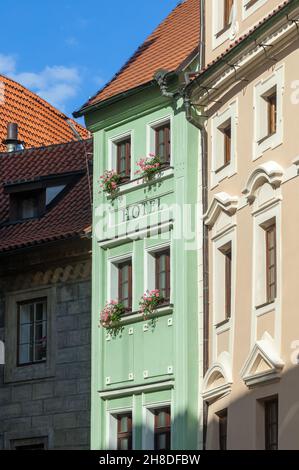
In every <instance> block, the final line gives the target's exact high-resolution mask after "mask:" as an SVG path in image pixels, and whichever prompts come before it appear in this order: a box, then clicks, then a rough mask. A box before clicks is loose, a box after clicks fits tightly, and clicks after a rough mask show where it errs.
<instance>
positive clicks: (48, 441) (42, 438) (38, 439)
mask: <svg viewBox="0 0 299 470" xmlns="http://www.w3.org/2000/svg"><path fill="white" fill-rule="evenodd" d="M29 440H30V441H32V443H33V444H36V443H44V444H45V446H46V449H52V448H53V445H54V432H53V429H52V428H39V429H34V430H33V429H29V430H28V431H12V432H5V433H4V449H5V450H11V449H12V443H13V442H15V443H16V441H20V444H25V441H29ZM33 441H34V442H33ZM28 444H31V442H30V443H29V442H28Z"/></svg>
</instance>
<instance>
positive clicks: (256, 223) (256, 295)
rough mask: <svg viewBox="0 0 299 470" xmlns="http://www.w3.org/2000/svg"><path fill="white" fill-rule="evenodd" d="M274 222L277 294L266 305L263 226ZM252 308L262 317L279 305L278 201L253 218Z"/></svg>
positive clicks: (279, 230)
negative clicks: (272, 300) (273, 299)
mask: <svg viewBox="0 0 299 470" xmlns="http://www.w3.org/2000/svg"><path fill="white" fill-rule="evenodd" d="M273 220H275V225H276V288H277V294H276V299H275V301H274V302H272V303H270V304H267V303H266V300H267V295H266V293H267V292H266V276H265V273H266V241H265V240H266V237H265V226H266V225H267V224H268V223H270V222H271V221H273ZM253 231H254V233H253V247H254V249H253V257H254V258H253V306H254V310H255V314H256V315H257V316H261V315H264V314H265V313H267V312H269V311H271V310H275V311H276V310H277V307H278V305H279V303H280V276H281V266H280V263H279V260H280V259H281V251H280V244H281V219H280V201H276V202H274V205H273V204H272V205H270V207H266V208H265V209H263V210H261V211H258V212H257V213H255V214H254V217H253Z"/></svg>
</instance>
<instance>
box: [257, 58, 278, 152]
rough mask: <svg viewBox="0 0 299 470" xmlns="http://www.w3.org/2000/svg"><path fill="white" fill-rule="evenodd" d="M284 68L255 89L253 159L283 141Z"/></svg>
mask: <svg viewBox="0 0 299 470" xmlns="http://www.w3.org/2000/svg"><path fill="white" fill-rule="evenodd" d="M283 94H284V67H283V65H282V66H280V67H278V68H277V69H276V70H275V72H274V74H273V75H271V76H270V77H269V78H268V79H266V80H260V81H259V82H258V83H257V85H256V86H255V88H254V134H255V135H254V144H253V151H254V155H253V159H256V158H259V157H260V156H261V155H262V154H263V153H264V152H266V151H267V150H269V149H274V148H275V147H277V146H278V145H280V144H281V143H282V141H283V109H282V105H283V101H282V100H283Z"/></svg>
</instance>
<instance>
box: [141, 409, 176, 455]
mask: <svg viewBox="0 0 299 470" xmlns="http://www.w3.org/2000/svg"><path fill="white" fill-rule="evenodd" d="M169 407H170V419H171V421H170V429H171V431H172V428H173V417H172V406H171V402H170V401H163V402H158V403H151V404H150V405H144V406H143V407H142V449H143V450H154V449H155V415H154V411H155V410H159V409H163V408H169Z"/></svg>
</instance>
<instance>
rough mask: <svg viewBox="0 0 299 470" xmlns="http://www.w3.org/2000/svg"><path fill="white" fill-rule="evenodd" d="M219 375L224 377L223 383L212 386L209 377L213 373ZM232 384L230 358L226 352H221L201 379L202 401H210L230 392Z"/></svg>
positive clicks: (210, 377) (211, 377)
mask: <svg viewBox="0 0 299 470" xmlns="http://www.w3.org/2000/svg"><path fill="white" fill-rule="evenodd" d="M219 374H220V375H221V376H222V377H223V379H224V384H222V385H219V386H216V387H213V383H212V387H211V386H210V385H211V379H213V376H214V375H219ZM232 384H233V378H232V370H231V359H230V355H229V353H228V352H222V353H221V354H220V356H219V357H218V361H217V362H215V363H214V364H213V365H212V366H211V367H210V368H209V369H208V371H207V373H206V375H205V378H204V381H203V389H202V390H203V391H202V396H203V399H204V401H206V402H208V403H212V402H213V401H215V400H218V399H219V398H222V397H223V396H225V395H228V394H229V393H230V392H231V388H232Z"/></svg>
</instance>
